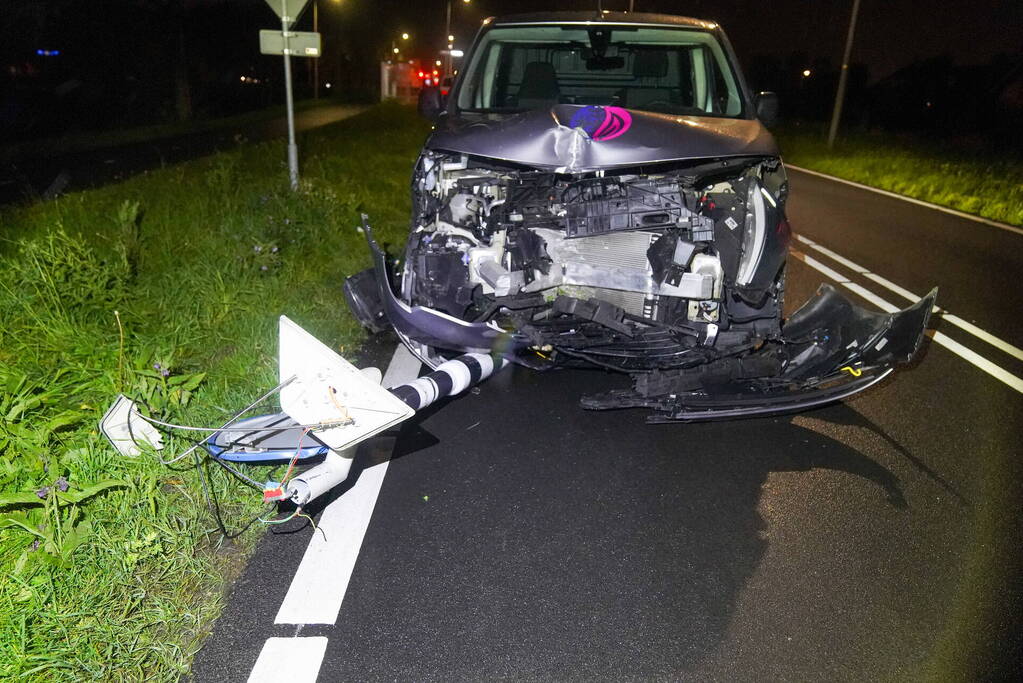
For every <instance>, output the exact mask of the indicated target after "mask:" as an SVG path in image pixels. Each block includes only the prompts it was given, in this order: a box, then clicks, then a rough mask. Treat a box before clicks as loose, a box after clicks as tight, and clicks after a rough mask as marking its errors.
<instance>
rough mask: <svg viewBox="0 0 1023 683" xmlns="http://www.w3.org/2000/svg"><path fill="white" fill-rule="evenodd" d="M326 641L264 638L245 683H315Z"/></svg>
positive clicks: (320, 637) (321, 637)
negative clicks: (285, 682)
mask: <svg viewBox="0 0 1023 683" xmlns="http://www.w3.org/2000/svg"><path fill="white" fill-rule="evenodd" d="M326 651H327V639H326V638H325V637H323V636H316V637H313V638H267V639H266V642H265V643H263V649H262V650H261V651H260V653H259V659H257V660H256V666H254V667H252V673H250V674H249V683H281V681H287V682H288V683H316V678H317V676H319V675H320V665H321V664H322V663H323V655H324V653H325V652H326Z"/></svg>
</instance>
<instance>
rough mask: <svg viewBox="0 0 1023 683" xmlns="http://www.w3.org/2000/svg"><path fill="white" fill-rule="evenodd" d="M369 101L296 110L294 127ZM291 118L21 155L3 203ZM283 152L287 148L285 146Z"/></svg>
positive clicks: (2, 184)
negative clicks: (35, 155)
mask: <svg viewBox="0 0 1023 683" xmlns="http://www.w3.org/2000/svg"><path fill="white" fill-rule="evenodd" d="M365 108H366V107H364V106H360V105H325V106H319V107H315V108H312V109H306V110H302V111H298V112H296V113H295V130H296V131H297V132H302V131H305V130H310V129H312V128H317V127H319V126H325V125H327V124H329V123H334V122H335V121H340V120H342V119H345V118H348V117H349V116H353V115H354V114H357V113H359V112H360V111H362V110H364V109H365ZM287 133H288V127H287V119H286V118H285V116H284V115H283V114H282V115H281V116H278V117H276V118H273V119H268V120H265V121H256V122H248V123H238V124H235V125H232V126H228V127H225V128H219V129H217V130H212V131H207V132H202V133H190V134H187V135H178V136H172V137H166V138H159V139H156V140H149V141H146V142H136V143H131V144H126V145H120V146H116V147H110V148H104V149H95V150H89V151H84V152H73V153H68V154H60V155H55V156H46V157H38V158H31V159H20V160H17V161H15V162H13V163H11V164H7V165H3V166H0V205H3V204H9V203H13V202H18V201H23V200H35V199H38V198H43V199H49V198H52V197H54V196H57V195H60V194H62V193H64V192H70V191H74V190H81V189H85V188H89V187H98V186H100V185H105V184H107V183H109V182H112V181H116V180H121V179H124V178H127V177H129V176H132V175H135V174H136V173H141V172H143V171H148V170H151V169H154V168H162V167H163V166H167V165H169V164H174V163H177V162H180V161H185V160H188V159H195V158H197V157H202V156H206V155H209V154H215V153H216V152H221V151H224V150H227V149H232V148H234V147H237V146H238V145H239V144H241V143H243V142H258V141H261V140H271V139H273V138H280V137H284V136H286V135H287ZM281 154H282V156H283V154H284V151H283V149H282V152H281Z"/></svg>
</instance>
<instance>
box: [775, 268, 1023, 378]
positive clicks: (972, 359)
mask: <svg viewBox="0 0 1023 683" xmlns="http://www.w3.org/2000/svg"><path fill="white" fill-rule="evenodd" d="M792 255H793V256H795V257H796V258H798V259H799V260H801V261H803V262H804V263H805V264H806V265H808V266H810V267H811V268H814V269H815V270H818V271H820V272H821V273H823V274H824V275H826V276H827V277H829V278H831V279H832V280H834V281H835V282H838V283H839V284H841V285H842V286H843V287H846V288H847V289H850V290H852V291H853V292H856V293H857V294H859V295H860V296H861V297H863V298H864V299H866V300H867V301H869V302H871V303H872V304H874V305H875V306H877V307H878V308H880V309H881V310H883V311H886V312H888V313H894V312H895V311H897V310H899V307H898V306H896V305H895V304H892V303H890V302H888V301H886V300H885V299H882V298H881V297H879V296H878V295H877V294H874V293H873V292H871V291H870V290H869V289H867V288H866V287H863V286H862V285H859V284H857V283H855V282H850V281H849V278H847V277H845V276H843V275H842V274H841V273H839V272H837V271H835V270H832V269H831V268H828V267H827V266H826V265H824V264H823V263H821V262H820V261H818V260H817V259H815V258H813V257H812V256H808V255H806V254H804V253H803V252H801V251H796V250H793V251H792ZM932 339H933V340H934V343H936V344H939V345H941V346H944V347H945V348H946V349H948V350H949V351H951V352H952V353H954V354H956V355H957V356H959V357H960V358H962V359H963V360H965V361H966V362H967V363H971V364H972V365H974V366H976V367H978V368H980V369H981V370H983V371H984V372H986V373H987V374H989V375H991V376H992V377H994V378H995V379H997V380H999V381H1000V382H1004V383H1005V384H1007V385H1009V386H1010V387H1012V388H1013V389H1015V390H1016V391H1018V392H1020V393H1021V394H1023V379H1020V378H1019V377H1017V376H1016V375H1013V374H1012V373H1010V372H1008V371H1007V370H1005V369H1003V368H1001V367H999V366H998V365H995V364H994V363H992V362H991V361H989V360H988V359H987V358H984V357H983V356H981V355H980V354H979V353H977V352H975V351H973V350H971V349H968V348H966V347H965V346H963V345H962V344H960V343H959V342H957V341H955V340H954V339H952V338H950V337H948V336H947V335H945V334H942V333H941V332H935V333H934V336H933V337H932Z"/></svg>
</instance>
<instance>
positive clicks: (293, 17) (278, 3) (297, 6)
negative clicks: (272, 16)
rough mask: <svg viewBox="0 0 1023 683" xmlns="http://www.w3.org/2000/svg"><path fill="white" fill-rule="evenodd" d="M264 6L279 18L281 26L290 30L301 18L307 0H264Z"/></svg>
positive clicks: (307, 2)
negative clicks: (268, 7) (267, 6)
mask: <svg viewBox="0 0 1023 683" xmlns="http://www.w3.org/2000/svg"><path fill="white" fill-rule="evenodd" d="M266 4H268V5H270V9H272V10H273V11H274V12H275V13H276V14H277V16H278V17H280V18H281V25H282V26H284V27H286V28H290V27H291V25H292V24H294V23H295V22H296V21H298V18H299V17H300V16H302V10H304V9H305V7H306V5H308V4H309V0H266Z"/></svg>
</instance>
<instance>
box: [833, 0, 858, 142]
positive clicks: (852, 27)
mask: <svg viewBox="0 0 1023 683" xmlns="http://www.w3.org/2000/svg"><path fill="white" fill-rule="evenodd" d="M859 12H860V0H853V7H852V17H851V18H850V19H849V34H848V35H847V36H846V39H845V54H844V55H842V71H841V73H840V74H839V75H838V92H837V93H835V108H834V109H833V110H832V112H831V128H830V129H829V130H828V149H831V148H832V147H834V146H835V136H836V135H837V134H838V120H839V119H841V118H842V104H843V103H844V101H845V83H846V80H847V77H848V75H849V56H850V55H851V54H852V46H853V35H854V34H855V33H856V16H857V15H858V14H859Z"/></svg>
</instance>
